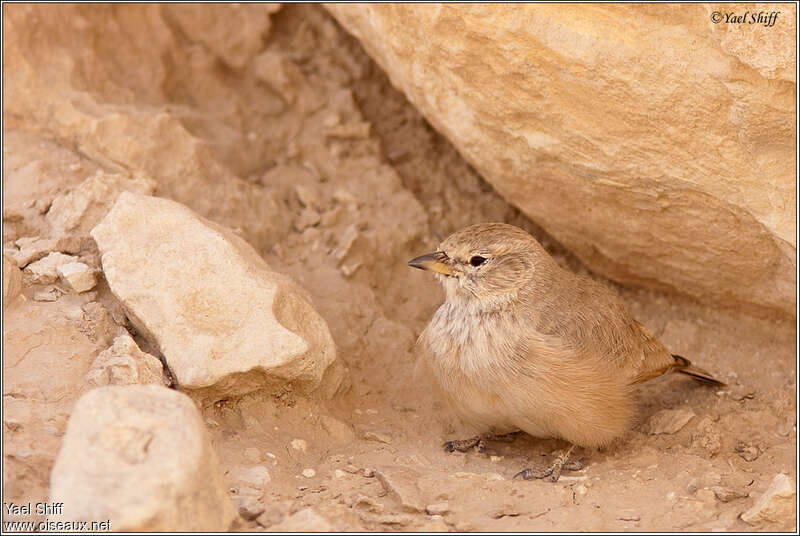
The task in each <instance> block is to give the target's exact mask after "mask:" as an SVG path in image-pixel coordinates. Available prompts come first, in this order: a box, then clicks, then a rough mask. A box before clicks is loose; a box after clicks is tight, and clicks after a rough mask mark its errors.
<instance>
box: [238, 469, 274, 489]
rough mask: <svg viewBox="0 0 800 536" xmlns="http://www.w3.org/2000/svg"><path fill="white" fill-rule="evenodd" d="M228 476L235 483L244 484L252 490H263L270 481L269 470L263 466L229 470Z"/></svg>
mask: <svg viewBox="0 0 800 536" xmlns="http://www.w3.org/2000/svg"><path fill="white" fill-rule="evenodd" d="M230 475H231V478H233V479H234V480H236V481H237V482H244V483H245V484H249V485H250V486H252V487H254V488H263V487H264V486H265V485H266V484H268V483H269V482H270V480H272V479H271V478H270V476H269V470H267V468H266V467H264V466H263V465H255V466H253V467H241V466H239V467H235V468H234V469H232V470H231V472H230Z"/></svg>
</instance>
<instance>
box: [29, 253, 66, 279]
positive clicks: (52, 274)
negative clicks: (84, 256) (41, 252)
mask: <svg viewBox="0 0 800 536" xmlns="http://www.w3.org/2000/svg"><path fill="white" fill-rule="evenodd" d="M77 260H78V259H77V258H76V257H73V256H72V255H64V254H63V253H59V252H57V251H54V252H53V253H50V254H49V255H47V256H46V257H44V258H43V259H40V260H38V261H36V262H32V263H31V264H29V265H28V266H26V267H25V272H26V273H27V274H30V276H31V282H32V283H34V284H36V285H49V284H51V283H55V282H56V280H57V279H58V271H57V270H58V267H59V266H61V265H63V264H68V263H72V262H77Z"/></svg>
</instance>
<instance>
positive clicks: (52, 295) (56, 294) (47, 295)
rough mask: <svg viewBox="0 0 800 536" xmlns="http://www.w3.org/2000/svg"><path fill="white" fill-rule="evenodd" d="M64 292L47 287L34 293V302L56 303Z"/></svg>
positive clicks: (56, 288)
mask: <svg viewBox="0 0 800 536" xmlns="http://www.w3.org/2000/svg"><path fill="white" fill-rule="evenodd" d="M62 294H63V292H61V290H59V288H58V287H52V286H51V287H47V288H44V289H42V290H37V291H36V292H34V293H33V301H38V302H54V301H56V300H58V299H59V298H60V297H61V295H62Z"/></svg>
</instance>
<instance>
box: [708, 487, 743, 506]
mask: <svg viewBox="0 0 800 536" xmlns="http://www.w3.org/2000/svg"><path fill="white" fill-rule="evenodd" d="M711 491H712V492H714V496H715V497H716V498H717V499H719V500H720V501H722V502H724V503H726V502H731V501H733V500H736V499H742V498H744V497H747V496H748V493H746V492H741V491H737V490H734V489H730V488H723V487H722V486H712V487H711Z"/></svg>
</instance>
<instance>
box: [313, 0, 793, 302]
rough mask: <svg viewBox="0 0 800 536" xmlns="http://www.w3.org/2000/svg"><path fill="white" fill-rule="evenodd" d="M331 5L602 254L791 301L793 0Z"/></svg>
mask: <svg viewBox="0 0 800 536" xmlns="http://www.w3.org/2000/svg"><path fill="white" fill-rule="evenodd" d="M326 7H327V9H328V10H329V11H330V12H331V13H332V14H333V15H334V16H335V17H336V18H337V20H338V21H339V22H340V23H341V24H342V25H343V26H344V27H345V28H346V29H347V30H348V31H350V32H351V33H352V34H353V35H355V36H356V37H357V38H358V39H359V40H360V41H361V42H362V44H363V45H364V47H365V48H366V49H367V51H368V52H369V53H370V54H371V55H372V57H373V58H374V59H375V60H376V61H377V62H378V63H379V64H380V65H381V66H382V67H383V68H384V70H385V71H386V72H387V73H388V75H389V76H390V78H391V80H392V82H393V84H394V85H395V86H397V87H398V88H400V89H401V90H402V91H404V92H405V94H406V95H407V97H408V98H409V100H410V101H411V102H412V103H413V104H414V105H415V106H416V107H417V108H418V109H419V110H420V112H422V113H423V114H424V115H425V116H426V118H427V119H428V120H429V121H430V122H431V123H432V124H433V125H434V127H436V128H437V129H438V130H439V131H440V132H441V133H443V134H444V135H445V136H446V137H447V138H449V139H450V141H452V142H453V144H454V145H455V146H456V148H457V149H458V150H459V151H460V152H461V154H462V155H463V156H464V157H465V158H466V159H467V160H468V161H469V162H470V163H472V164H473V165H474V166H475V168H476V169H478V171H480V173H482V174H483V176H484V177H485V178H486V179H487V180H488V181H489V182H491V183H492V184H493V185H494V187H495V188H496V189H497V190H498V192H500V194H501V195H503V196H504V197H505V198H506V199H507V200H508V201H509V202H511V203H513V204H515V205H517V206H518V207H519V208H520V209H522V211H523V212H525V213H526V214H527V215H528V216H530V217H531V218H532V219H534V220H535V221H537V222H538V223H540V224H541V225H542V226H543V227H544V228H545V229H546V230H547V231H548V232H549V233H551V234H552V235H553V236H554V237H555V238H557V239H558V240H559V241H561V242H562V243H563V244H564V245H566V246H567V247H569V248H570V249H571V250H572V251H574V252H575V253H576V254H577V255H578V256H579V257H580V258H581V259H582V260H583V261H584V262H585V263H586V264H587V265H589V267H591V268H592V269H594V270H596V271H598V272H600V273H602V274H605V275H607V276H608V277H610V278H612V279H615V280H618V281H621V282H625V283H632V284H640V285H645V286H649V287H654V288H660V289H673V290H677V291H679V292H683V293H686V294H690V295H693V296H696V297H699V298H700V299H703V300H708V301H713V302H716V303H721V304H726V305H744V306H746V307H748V308H749V309H751V310H753V311H764V310H771V311H776V310H777V311H780V312H782V313H786V314H794V308H795V284H794V273H795V266H796V261H795V254H796V248H797V244H796V241H795V219H796V190H795V175H794V171H795V159H794V152H795V128H796V125H795V98H796V81H795V70H794V66H795V47H794V41H795V39H794V36H795V26H796V24H795V11H794V9H791V8H786V9H780V10H777V9H776V10H772V11H780V14H779V15H778V17H777V19H776V22H775V23H774V25H772V26H770V27H766V26H765V24H768V22H765V23H763V24H761V23H743V24H734V23H726V22H725V21H724V17H723V21H722V22H720V23H717V24H715V22H716V20H717V17H718V15H715V14H714V11H715V10H720V11H725V12H726V13H727V12H729V11H732V12H735V13H738V14H741V13H744V12H745V11H748V10H747V9H746V8H745V7H744V6H742V7H741V8H730V9H726V10H722V9H721V8H720V7H719V6H714V5H700V4H696V5H681V6H661V5H658V6H656V5H647V6H640V5H597V6H586V5H576V6H565V5H559V6H555V5H540V4H539V5H536V4H533V5H516V6H513V7H510V6H505V5H497V4H494V5H389V4H384V5H369V6H366V5H348V4H332V5H328V6H326ZM768 11H769V10H768ZM740 12H741V13H740ZM750 13H755V11H754V10H750Z"/></svg>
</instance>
